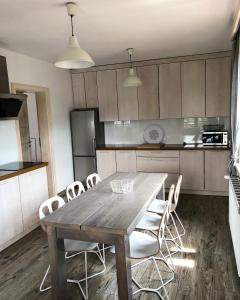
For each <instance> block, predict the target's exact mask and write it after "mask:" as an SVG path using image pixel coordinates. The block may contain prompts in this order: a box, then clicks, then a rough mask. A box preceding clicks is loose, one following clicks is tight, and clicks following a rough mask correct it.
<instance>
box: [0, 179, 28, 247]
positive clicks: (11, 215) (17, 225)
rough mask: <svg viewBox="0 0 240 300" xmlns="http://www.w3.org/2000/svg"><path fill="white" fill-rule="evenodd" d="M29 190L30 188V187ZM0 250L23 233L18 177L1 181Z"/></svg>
mask: <svg viewBox="0 0 240 300" xmlns="http://www.w3.org/2000/svg"><path fill="white" fill-rule="evenodd" d="M28 188H29V187H28ZM0 199H1V209H0V228H1V234H0V248H1V245H3V244H4V243H6V242H8V241H9V240H11V239H12V238H14V237H15V236H17V235H18V234H20V233H21V232H22V231H23V222H22V209H21V199H20V193H19V184H18V177H13V178H10V179H6V180H3V181H0Z"/></svg>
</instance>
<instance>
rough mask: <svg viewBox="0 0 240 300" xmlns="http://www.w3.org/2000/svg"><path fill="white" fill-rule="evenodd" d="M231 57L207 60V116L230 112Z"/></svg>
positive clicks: (225, 114) (227, 114)
mask: <svg viewBox="0 0 240 300" xmlns="http://www.w3.org/2000/svg"><path fill="white" fill-rule="evenodd" d="M230 82H231V58H230V57H223V58H215V59H208V60H207V61H206V116H207V117H217V116H229V114H230Z"/></svg>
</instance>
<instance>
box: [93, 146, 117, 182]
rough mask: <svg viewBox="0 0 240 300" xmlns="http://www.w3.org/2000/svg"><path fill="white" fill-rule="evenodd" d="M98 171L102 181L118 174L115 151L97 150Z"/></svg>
mask: <svg viewBox="0 0 240 300" xmlns="http://www.w3.org/2000/svg"><path fill="white" fill-rule="evenodd" d="M96 152H97V171H98V175H99V176H100V178H101V180H103V179H105V178H107V177H108V176H110V175H112V174H114V173H116V171H117V165H116V153H115V151H114V150H97V151H96Z"/></svg>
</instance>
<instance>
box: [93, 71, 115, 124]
mask: <svg viewBox="0 0 240 300" xmlns="http://www.w3.org/2000/svg"><path fill="white" fill-rule="evenodd" d="M97 85H98V102H99V118H100V121H117V120H118V103H117V73H116V70H106V71H98V72H97Z"/></svg>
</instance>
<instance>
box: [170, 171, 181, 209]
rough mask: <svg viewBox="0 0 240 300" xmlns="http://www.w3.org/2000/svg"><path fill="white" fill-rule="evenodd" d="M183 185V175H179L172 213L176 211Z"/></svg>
mask: <svg viewBox="0 0 240 300" xmlns="http://www.w3.org/2000/svg"><path fill="white" fill-rule="evenodd" d="M181 185H182V175H179V177H178V181H177V185H176V188H175V192H174V198H173V203H172V207H171V211H174V210H175V209H176V207H177V204H178V199H179V194H180V189H181Z"/></svg>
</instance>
